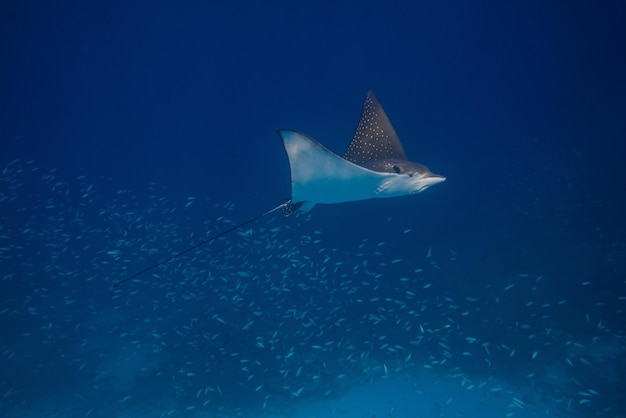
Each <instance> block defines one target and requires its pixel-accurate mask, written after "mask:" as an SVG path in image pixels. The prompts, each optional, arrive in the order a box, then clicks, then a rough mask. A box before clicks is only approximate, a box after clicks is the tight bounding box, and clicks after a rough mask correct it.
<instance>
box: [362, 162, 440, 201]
mask: <svg viewBox="0 0 626 418" xmlns="http://www.w3.org/2000/svg"><path fill="white" fill-rule="evenodd" d="M364 166H365V168H368V169H370V170H372V171H377V172H380V173H392V174H398V176H395V179H394V180H390V181H389V182H390V184H389V187H391V185H392V184H393V185H394V187H395V188H399V189H400V190H403V191H404V192H406V193H408V194H415V193H420V192H423V191H424V190H426V189H427V188H429V187H430V186H432V185H435V184H437V183H441V182H443V181H445V179H446V178H445V177H444V176H440V175H439V174H435V173H433V172H432V171H430V169H429V168H428V167H426V166H425V165H423V164H419V163H414V162H413V161H408V160H398V159H392V158H389V159H383V160H376V161H371V162H369V163H368V164H366V165H364Z"/></svg>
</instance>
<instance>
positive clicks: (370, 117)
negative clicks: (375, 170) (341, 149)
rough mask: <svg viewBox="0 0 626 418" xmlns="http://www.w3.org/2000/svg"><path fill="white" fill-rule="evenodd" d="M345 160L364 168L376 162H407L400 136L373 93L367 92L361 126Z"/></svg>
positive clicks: (362, 110) (360, 121)
mask: <svg viewBox="0 0 626 418" xmlns="http://www.w3.org/2000/svg"><path fill="white" fill-rule="evenodd" d="M343 158H345V159H346V160H348V161H350V162H352V163H354V164H357V165H360V166H362V167H367V166H368V165H370V164H371V163H372V161H376V160H385V159H395V160H406V154H405V153H404V148H403V147H402V144H401V143H400V140H399V139H398V135H397V134H396V131H395V129H393V126H391V122H389V118H387V115H386V114H385V111H384V110H383V107H382V106H381V105H380V103H378V99H376V96H374V92H372V90H369V91H368V92H367V96H366V97H365V102H364V103H363V108H362V109H361V119H360V120H359V125H358V126H357V128H356V132H355V134H354V138H353V139H352V142H351V143H350V146H349V147H348V150H347V151H346V153H345V155H344V156H343Z"/></svg>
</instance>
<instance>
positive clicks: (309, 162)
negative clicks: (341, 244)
mask: <svg viewBox="0 0 626 418" xmlns="http://www.w3.org/2000/svg"><path fill="white" fill-rule="evenodd" d="M281 137H282V139H283V143H284V145H285V149H286V150H287V156H288V157H289V165H290V167H291V201H292V202H294V203H297V202H310V203H340V202H350V201H355V200H365V199H373V198H385V197H394V196H405V195H408V194H414V193H417V192H419V191H421V190H422V189H424V188H425V186H426V187H427V185H428V184H430V183H431V182H430V181H429V180H428V179H419V178H417V177H409V176H408V175H403V174H395V173H380V172H377V171H372V170H368V169H367V168H363V167H361V166H358V165H356V164H354V163H351V162H350V161H347V160H345V159H343V158H341V157H340V156H338V155H337V154H335V153H333V152H332V151H330V150H329V149H327V148H326V147H324V146H323V145H322V144H320V143H318V142H317V141H314V140H312V139H311V138H309V137H307V136H304V135H302V134H299V133H297V132H294V131H281Z"/></svg>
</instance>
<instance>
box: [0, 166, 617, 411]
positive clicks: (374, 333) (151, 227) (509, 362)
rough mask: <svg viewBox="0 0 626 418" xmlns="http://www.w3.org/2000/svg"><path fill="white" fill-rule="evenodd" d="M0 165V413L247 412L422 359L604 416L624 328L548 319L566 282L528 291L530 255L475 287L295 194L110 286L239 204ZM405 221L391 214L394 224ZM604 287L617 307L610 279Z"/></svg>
mask: <svg viewBox="0 0 626 418" xmlns="http://www.w3.org/2000/svg"><path fill="white" fill-rule="evenodd" d="M0 174H1V175H0V205H1V206H0V207H1V217H2V222H1V224H0V266H1V269H0V290H1V293H0V301H1V305H0V321H1V322H0V323H1V339H0V370H2V372H1V373H0V390H1V391H0V411H4V412H2V413H0V415H1V416H30V415H32V416H52V415H53V414H56V415H58V416H75V417H82V416H84V417H100V416H103V417H105V416H106V417H111V416H132V413H134V412H137V411H141V410H142V409H143V410H146V409H149V410H158V411H160V414H159V415H160V416H163V417H166V416H231V415H232V416H235V415H236V414H238V413H239V414H242V415H241V416H251V415H246V411H248V412H249V411H267V413H268V414H269V413H270V411H273V412H276V411H282V410H285V409H289V408H291V407H292V406H293V405H296V404H297V403H298V402H300V401H302V400H305V399H316V398H320V397H336V396H340V395H341V394H342V393H343V392H344V391H346V390H348V389H349V388H351V387H355V386H357V385H359V384H361V383H363V382H371V381H376V380H380V379H388V378H392V377H393V376H394V375H396V376H398V375H402V376H414V377H416V378H419V376H420V373H422V372H423V371H424V370H425V369H427V370H428V371H429V372H431V371H433V372H437V373H440V374H441V376H445V377H447V378H451V379H454V380H455V381H457V382H458V384H459V385H461V386H462V387H463V388H465V389H466V390H467V391H478V390H483V391H485V392H486V393H487V394H488V397H487V398H485V400H484V401H485V402H489V397H494V398H495V397H497V398H502V397H506V398H507V399H508V405H509V407H508V410H506V411H503V415H504V416H524V411H525V410H526V409H527V408H528V407H529V405H532V404H535V403H538V402H544V403H547V404H549V405H551V406H550V408H548V409H547V410H546V411H545V415H546V416H592V415H593V416H617V412H616V411H615V409H613V408H614V404H615V398H614V397H613V396H617V395H614V394H611V390H613V389H612V388H615V387H620V386H621V387H623V385H624V384H623V379H624V376H623V374H622V373H623V370H624V358H625V356H624V354H625V353H626V349H625V347H626V346H625V344H624V339H623V336H621V335H620V334H619V332H618V331H615V330H613V329H611V328H610V327H609V326H607V325H606V320H605V319H604V317H603V314H602V312H605V311H603V310H602V306H603V305H602V304H603V301H597V310H594V309H590V310H588V311H587V312H584V313H582V314H581V315H582V318H584V320H583V321H581V322H580V324H579V327H578V328H577V329H573V328H571V327H569V326H568V327H565V326H561V325H562V322H561V321H562V319H563V318H564V317H565V316H567V315H568V313H569V312H571V311H572V310H571V309H572V308H571V307H570V306H569V304H570V302H569V299H568V293H567V292H566V291H563V293H562V295H561V296H560V297H559V298H556V299H554V298H552V296H550V297H549V298H548V297H546V296H545V295H544V292H543V291H544V289H547V288H548V287H550V286H553V284H552V279H551V278H550V277H549V275H548V274H544V275H541V274H534V273H527V272H515V273H512V274H511V275H510V276H509V277H505V278H502V277H498V278H493V280H492V282H491V283H492V284H491V285H486V286H485V285H482V284H481V285H480V287H474V286H472V285H471V283H468V282H469V281H471V276H470V274H471V273H467V276H463V274H464V272H463V269H462V267H459V260H460V259H462V258H463V254H462V253H460V252H458V251H457V250H455V249H454V248H446V247H441V246H440V245H432V246H431V245H428V243H427V241H428V238H424V240H425V241H426V242H425V243H424V247H423V248H422V247H418V248H415V249H413V250H411V249H407V250H405V251H404V252H403V251H397V246H396V245H395V243H394V242H392V241H390V240H389V239H387V240H382V239H381V240H376V239H375V237H365V238H358V242H354V246H352V247H350V248H348V247H346V246H342V245H338V244H335V241H334V240H333V239H331V238H330V236H332V235H333V231H330V230H329V229H327V228H326V227H325V225H324V224H322V223H320V222H317V221H316V218H315V215H314V212H311V213H307V214H304V215H300V216H298V217H290V218H283V217H282V216H281V215H279V214H277V215H276V216H271V217H268V218H266V219H263V220H261V222H259V223H257V224H254V225H251V226H249V227H246V229H244V230H241V231H238V232H237V233H233V234H230V235H227V236H225V237H222V238H220V239H218V240H217V241H215V242H213V243H211V244H210V245H208V246H207V247H205V248H202V249H199V250H198V251H196V252H194V253H191V254H189V255H188V256H186V257H182V258H180V259H176V260H173V261H172V262H170V263H168V264H166V265H164V266H162V267H160V268H158V269H156V270H154V272H150V273H149V274H147V275H145V276H142V277H139V278H137V279H135V280H133V281H131V282H128V283H127V284H125V285H123V286H120V287H117V288H113V284H114V283H115V282H116V281H118V280H120V279H122V278H124V277H126V276H128V275H129V274H132V273H134V272H135V271H137V270H138V269H141V268H143V267H145V266H147V265H149V264H151V263H153V262H155V261H157V260H159V259H161V258H163V257H166V256H168V255H170V254H172V253H176V252H177V251H180V250H181V249H184V248H185V247H187V246H189V245H192V244H193V243H194V242H197V241H200V240H202V239H203V238H205V237H206V236H209V235H212V234H214V233H216V232H219V231H220V230H221V229H225V228H228V227H230V226H232V225H233V224H234V223H236V222H237V221H239V220H240V219H243V218H245V216H246V213H245V212H240V211H239V210H238V208H237V207H236V205H234V204H233V203H230V202H229V203H225V202H212V201H211V200H210V199H205V198H201V197H187V196H185V197H180V196H176V195H175V194H174V193H172V192H171V191H168V190H167V189H164V188H162V187H160V186H159V185H158V184H154V183H152V184H149V185H147V186H146V188H145V189H144V190H139V191H137V190H130V189H116V188H114V187H113V182H112V180H111V179H107V178H90V177H89V176H87V175H79V176H69V175H68V173H63V172H62V170H57V169H44V168H41V167H39V166H38V165H37V164H36V163H35V162H33V161H21V160H16V161H13V162H11V163H9V164H8V165H7V166H5V167H4V168H2V170H1V171H0ZM247 214H249V213H247ZM381 222H386V223H388V224H389V225H390V228H393V220H390V219H387V220H385V219H383V220H381ZM205 234H206V235H205ZM416 234H419V225H413V226H407V225H406V224H403V225H397V230H396V232H395V234H394V237H395V238H394V239H398V240H409V239H410V237H412V236H414V235H416ZM356 239H357V238H354V240H356ZM571 286H572V287H576V288H579V287H583V288H586V287H589V286H593V281H592V279H590V280H589V281H584V282H578V283H572V284H571ZM549 294H550V295H553V293H552V292H551V293H549ZM612 298H613V299H612V300H611V301H610V302H611V304H615V303H617V304H618V306H621V308H620V309H622V310H623V303H624V302H626V295H612ZM615 315H618V316H619V315H623V313H622V311H621V310H620V311H619V312H615ZM568 324H569V322H568ZM616 365H617V367H616ZM600 376H601V377H600ZM502 382H505V383H506V384H503V383H502ZM515 387H522V388H525V389H523V390H522V391H521V392H518V391H514V390H513V389H512V388H515ZM520 393H521V395H520ZM60 396H62V397H63V399H64V402H63V403H62V404H61V405H59V406H54V407H52V406H50V405H49V404H50V403H51V399H55V397H60ZM447 403H448V404H451V405H454V399H452V398H450V399H449V401H448V402H447ZM51 408H52V409H51ZM119 411H124V414H126V415H122V414H121V413H120V412H119ZM461 412H462V411H455V413H454V414H452V413H451V414H450V415H443V413H442V416H458V414H460V413H461ZM200 413H202V414H206V415H200ZM29 414H30V415H29ZM116 414H117V415H116ZM220 414H222V415H220Z"/></svg>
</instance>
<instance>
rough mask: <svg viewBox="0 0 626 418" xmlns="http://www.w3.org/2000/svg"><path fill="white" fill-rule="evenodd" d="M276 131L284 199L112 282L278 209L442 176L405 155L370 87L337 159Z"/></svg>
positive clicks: (405, 187) (425, 183)
mask: <svg viewBox="0 0 626 418" xmlns="http://www.w3.org/2000/svg"><path fill="white" fill-rule="evenodd" d="M278 135H279V136H280V138H281V139H282V142H283V145H284V147H285V151H286V152H287V157H288V159H289V167H290V172H291V198H290V199H289V200H287V201H286V202H283V203H281V204H280V205H278V206H276V207H275V208H273V209H270V210H268V211H266V212H263V213H261V214H259V215H256V216H254V217H252V218H250V219H248V220H246V221H244V222H241V223H239V224H237V225H235V226H233V227H231V228H228V229H226V230H225V231H222V232H220V233H218V234H216V235H213V236H211V237H209V238H207V239H205V240H204V241H202V242H199V243H198V244H196V245H194V246H192V247H189V248H187V249H186V250H184V251H181V252H179V253H176V254H173V255H171V256H169V257H167V258H165V259H163V260H161V261H159V262H158V263H156V264H153V265H151V266H150V267H147V268H145V269H143V270H141V271H139V272H137V273H135V274H133V275H132V276H129V277H127V278H125V279H123V280H120V281H118V282H117V283H115V285H114V286H115V287H117V286H119V285H121V284H122V283H126V282H127V281H129V280H132V279H134V278H136V277H138V276H140V275H142V274H144V273H146V272H148V271H150V270H152V269H154V268H156V267H158V266H160V265H162V264H164V263H167V262H168V261H171V260H173V259H174V258H177V257H180V256H182V255H184V254H186V253H188V252H190V251H193V250H195V249H196V248H198V247H201V246H203V245H205V244H207V243H209V242H211V241H214V240H216V239H217V238H219V237H221V236H224V235H226V234H228V233H230V232H232V231H235V230H237V229H240V228H242V227H244V226H245V225H248V224H249V223H252V222H254V221H256V220H258V219H260V218H262V217H264V216H266V215H269V214H270V213H272V212H274V211H276V210H278V209H282V211H283V214H284V215H285V216H288V215H290V214H292V213H294V212H296V211H308V210H311V208H312V207H313V206H314V205H315V204H318V203H320V204H321V203H342V202H352V201H357V200H366V199H373V198H387V197H397V196H407V195H412V194H416V193H420V192H422V191H424V190H426V189H427V188H428V187H430V186H432V185H434V184H437V183H441V182H442V181H444V180H445V179H446V178H445V177H443V176H440V175H438V174H434V173H432V172H431V171H430V170H429V169H428V167H426V166H425V165H422V164H418V163H414V162H412V161H409V160H408V159H407V157H406V154H405V152H404V147H403V146H402V143H401V142H400V139H399V138H398V135H397V134H396V131H395V129H394V128H393V125H391V122H390V121H389V118H388V117H387V114H386V113H385V110H384V109H383V107H382V106H381V105H380V103H379V102H378V99H376V96H374V92H373V91H372V90H371V89H370V90H368V92H367V95H366V97H365V101H364V103H363V107H362V109H361V118H360V119H359V124H358V125H357V128H356V132H355V134H354V137H353V138H352V142H350V145H349V146H348V150H347V151H346V152H345V154H344V155H343V157H340V156H339V155H337V154H335V153H333V152H332V151H331V150H329V149H328V148H326V147H325V146H323V145H322V144H320V143H319V142H317V141H316V140H314V139H313V138H311V137H309V136H307V135H305V134H302V133H300V132H297V131H293V130H289V129H281V130H279V131H278Z"/></svg>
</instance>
